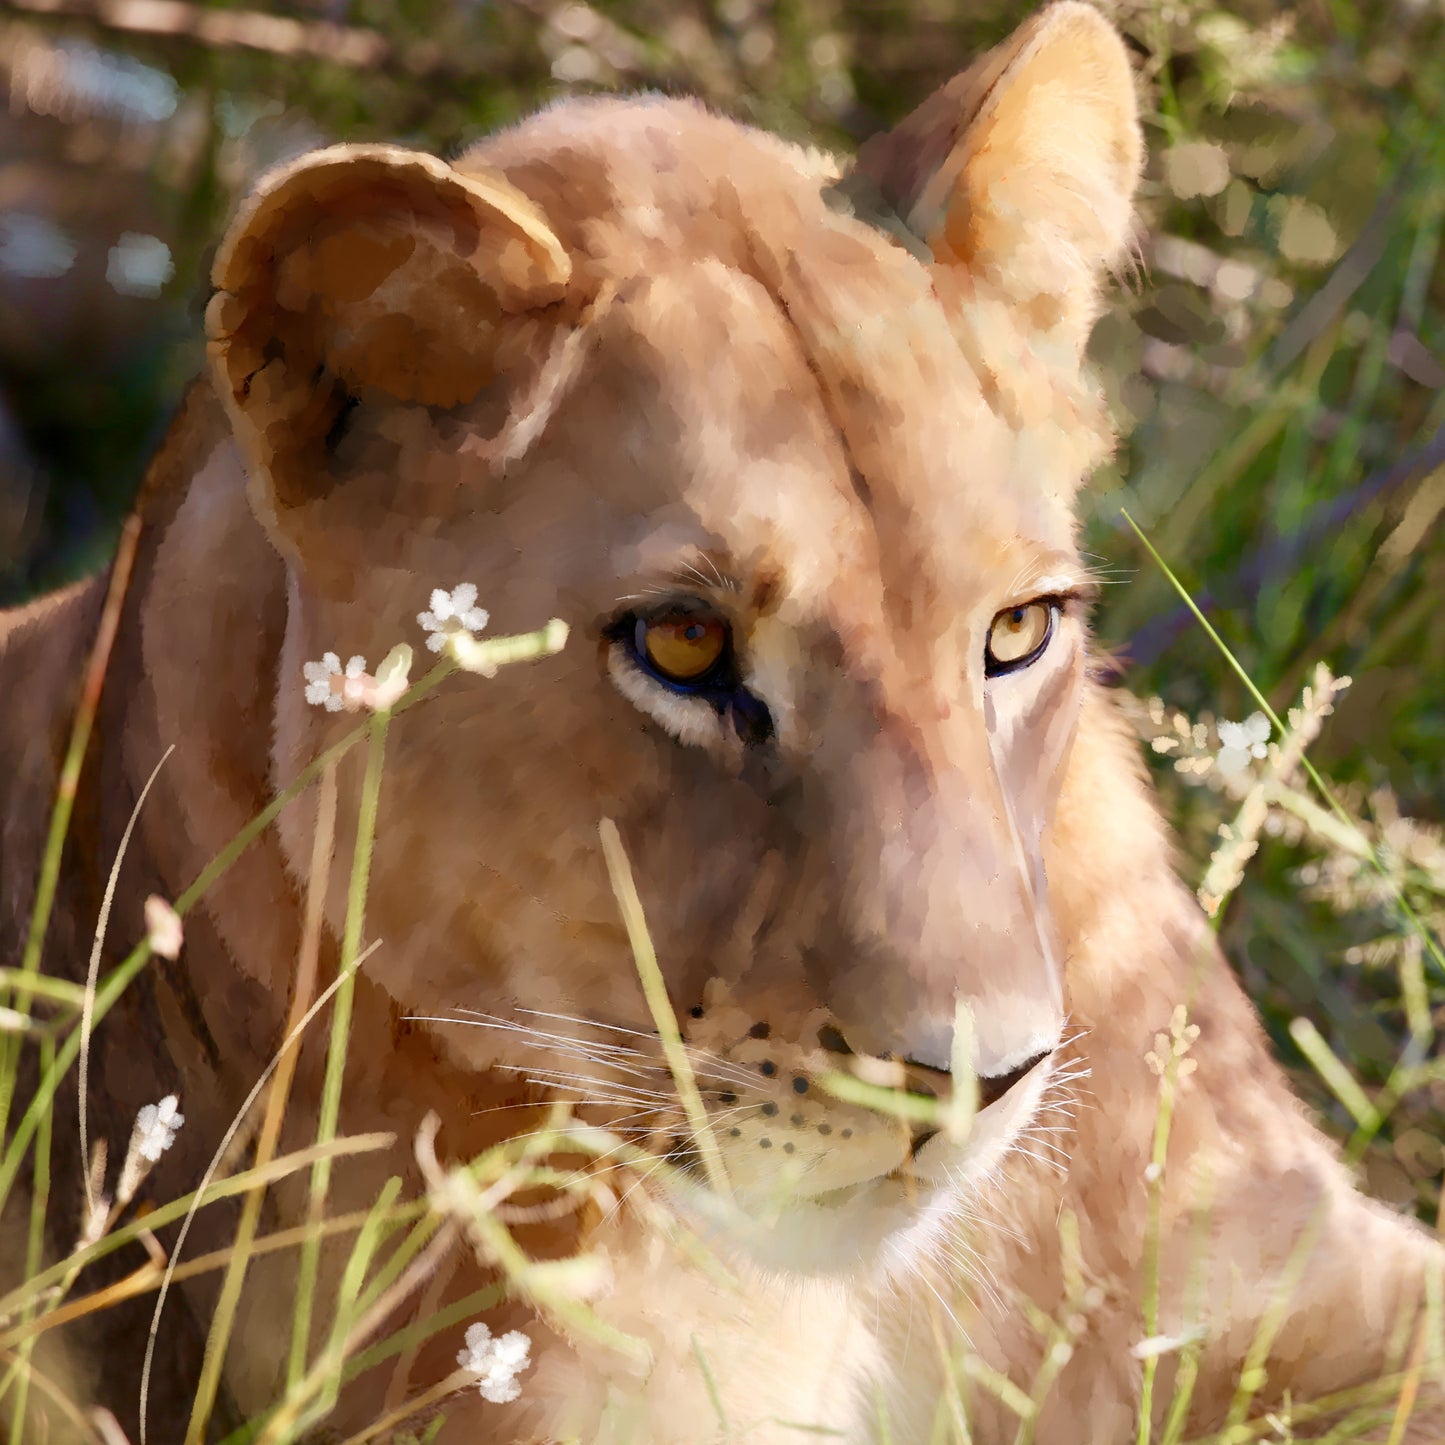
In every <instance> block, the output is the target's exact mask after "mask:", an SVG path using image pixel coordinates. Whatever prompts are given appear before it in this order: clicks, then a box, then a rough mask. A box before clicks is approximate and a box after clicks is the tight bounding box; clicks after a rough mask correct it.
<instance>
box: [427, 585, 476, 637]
mask: <svg viewBox="0 0 1445 1445" xmlns="http://www.w3.org/2000/svg"><path fill="white" fill-rule="evenodd" d="M416 620H417V621H418V622H419V623H421V625H422V630H423V631H424V632H430V633H431V634H432V635H431V636H430V637H428V638H427V640H426V645H427V646H428V647H429V648H431V650H432V651H433V652H440V651H441V650H442V648H444V647H445V646H446V645H447V640H448V639H449V638H451V637H452V636H454V635H455V634H456V633H458V632H466V633H474V632H480V631H481V630H482V629H483V628H484V627H485V626H486V625H487V621H488V613H487V610H486V608H485V607H478V606H477V589H476V587H475V585H474V584H473V583H471V582H460V583H458V584H457V586H455V587H453V588H452V590H451V591H450V592H448V591H447V590H446V589H445V588H444V587H436V588H433V590H432V595H431V610H430V611H429V612H418V613H417V615H416Z"/></svg>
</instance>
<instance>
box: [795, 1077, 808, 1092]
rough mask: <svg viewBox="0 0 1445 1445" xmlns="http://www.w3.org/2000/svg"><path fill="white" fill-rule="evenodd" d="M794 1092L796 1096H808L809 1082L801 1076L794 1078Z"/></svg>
mask: <svg viewBox="0 0 1445 1445" xmlns="http://www.w3.org/2000/svg"><path fill="white" fill-rule="evenodd" d="M793 1092H794V1093H795V1094H806V1093H807V1092H808V1081H807V1080H806V1079H805V1078H804V1077H803V1076H802V1075H801V1074H795V1075H794V1076H793Z"/></svg>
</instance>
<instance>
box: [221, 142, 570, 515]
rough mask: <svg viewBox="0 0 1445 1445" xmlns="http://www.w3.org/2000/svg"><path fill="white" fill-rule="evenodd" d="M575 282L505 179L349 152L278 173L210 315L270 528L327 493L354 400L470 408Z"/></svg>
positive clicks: (238, 232)
mask: <svg viewBox="0 0 1445 1445" xmlns="http://www.w3.org/2000/svg"><path fill="white" fill-rule="evenodd" d="M570 274H571V261H570V258H569V257H568V255H567V252H566V251H565V250H564V248H563V247H562V245H561V243H560V242H559V241H558V240H557V238H556V236H555V235H554V234H553V232H552V230H551V228H550V227H549V225H548V224H547V221H546V219H545V217H544V216H543V215H542V213H541V211H540V209H539V208H538V207H537V206H536V205H535V203H534V202H532V201H531V200H530V199H529V198H528V197H526V196H525V195H523V194H522V193H521V192H520V191H519V190H517V189H516V187H515V186H513V185H511V184H510V183H509V182H508V181H507V180H506V179H505V178H504V177H502V176H500V175H496V174H490V173H476V172H466V171H460V170H457V169H455V168H453V167H452V166H449V165H447V164H446V163H445V162H443V161H440V160H437V159H436V157H434V156H429V155H426V154H424V153H423V152H420V151H411V150H405V149H403V148H401V147H399V146H385V145H368V146H361V145H341V146H333V147H331V148H330V149H327V150H321V151H315V152H313V153H312V154H310V155H306V156H302V157H301V158H300V160H298V161H296V162H295V163H294V164H292V165H291V166H289V167H286V168H285V169H283V170H281V171H279V172H275V173H273V174H272V175H270V176H268V177H267V178H266V179H265V180H264V181H263V182H262V184H261V186H260V187H259V188H258V189H257V191H256V192H255V193H254V194H253V195H252V196H251V197H250V198H249V199H248V200H247V202H246V203H245V205H244V206H243V207H242V209H241V211H240V214H239V215H238V216H237V218H236V220H235V222H234V223H233V225H232V227H231V229H230V231H229V232H228V233H227V235H226V238H225V240H224V241H223V242H222V243H221V247H220V250H219V251H218V253H217V255H216V262H215V266H214V269H213V271H212V279H213V280H214V282H215V285H216V288H217V294H216V295H214V296H213V297H212V298H211V302H210V305H209V306H208V307H207V310H206V332H207V338H208V347H207V349H208V351H209V353H210V358H211V364H212V373H213V375H214V377H215V380H216V384H217V389H218V390H219V392H220V394H221V399H222V401H223V403H224V404H225V406H226V409H227V411H228V412H229V414H230V417H231V422H232V427H233V429H234V431H235V433H236V437H237V440H238V441H239V442H240V444H241V446H242V449H243V451H244V452H245V453H246V458H247V463H248V467H249V469H250V471H251V474H252V483H253V488H252V490H253V501H254V502H255V503H256V504H257V505H258V507H259V508H260V509H261V511H262V513H263V515H264V514H265V513H267V512H270V513H271V514H272V517H273V519H274V517H275V515H276V514H278V513H280V512H284V510H285V509H286V508H287V507H290V506H295V505H297V504H299V503H302V502H304V501H306V500H307V499H308V497H309V496H310V495H312V493H313V492H314V491H315V490H316V489H317V488H318V487H319V486H320V482H319V480H318V478H319V477H320V475H321V474H322V473H323V472H324V466H323V465H322V462H323V461H324V446H325V440H326V437H327V436H328V434H329V432H330V430H331V427H332V426H333V425H334V423H335V421H336V419H337V417H338V416H339V415H340V414H341V411H342V408H343V407H344V406H345V405H346V402H347V400H348V398H350V397H356V396H361V397H363V398H364V397H366V396H367V395H373V396H374V395H384V396H386V397H389V398H391V399H394V400H396V401H400V402H413V403H421V404H423V405H427V406H435V407H451V406H456V405H459V404H461V403H463V402H466V401H469V400H471V398H472V397H474V396H475V395H476V394H477V393H478V391H480V389H481V388H482V387H483V386H484V385H486V383H487V382H489V381H490V380H492V378H493V375H494V374H495V371H496V369H497V350H498V337H499V334H500V331H501V323H502V322H503V321H504V319H505V318H506V317H507V316H508V314H517V313H521V312H523V311H527V310H530V309H533V308H535V307H539V306H545V305H548V304H550V303H551V302H554V301H556V300H558V299H559V298H560V297H561V296H562V295H563V293H564V290H565V288H566V284H567V281H568V279H569V277H570Z"/></svg>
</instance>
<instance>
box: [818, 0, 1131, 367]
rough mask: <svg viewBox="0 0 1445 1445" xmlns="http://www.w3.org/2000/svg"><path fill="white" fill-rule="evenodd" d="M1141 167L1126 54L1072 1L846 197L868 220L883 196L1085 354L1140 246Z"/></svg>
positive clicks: (916, 124)
mask: <svg viewBox="0 0 1445 1445" xmlns="http://www.w3.org/2000/svg"><path fill="white" fill-rule="evenodd" d="M1142 159H1143V142H1142V138H1141V136H1140V132H1139V119H1138V103H1137V101H1136V98H1135V94H1134V78H1133V74H1132V72H1131V70H1130V66H1129V57H1128V53H1127V51H1126V50H1125V48H1124V44H1123V42H1122V40H1121V39H1120V38H1119V35H1118V34H1117V32H1116V31H1115V30H1114V29H1113V28H1112V27H1111V26H1110V25H1109V24H1108V22H1107V21H1105V20H1104V19H1103V17H1102V16H1101V15H1099V13H1098V12H1097V11H1096V10H1094V9H1092V8H1091V7H1090V6H1089V5H1086V4H1082V3H1077V0H1065V3H1060V4H1055V5H1051V6H1049V7H1048V8H1047V9H1045V10H1043V11H1041V12H1040V13H1039V14H1038V15H1036V16H1035V17H1034V18H1033V19H1032V20H1030V21H1029V22H1028V23H1027V24H1025V25H1023V26H1021V27H1020V28H1019V29H1018V30H1016V31H1015V32H1014V34H1013V35H1012V36H1010V37H1009V39H1008V40H1007V41H1005V42H1004V43H1003V44H1002V45H1001V46H999V47H998V48H997V49H995V50H992V51H990V52H989V53H988V54H987V55H986V56H984V57H983V59H982V60H980V61H979V62H978V64H976V65H975V66H973V67H972V69H970V70H968V71H965V72H964V73H963V74H962V75H959V76H957V77H955V78H954V79H953V80H952V81H950V82H949V83H948V84H947V85H945V86H944V87H943V88H942V89H941V90H939V91H937V92H936V93H935V94H934V95H932V96H931V97H930V98H929V99H928V100H926V101H925V102H924V103H923V104H922V105H921V106H919V107H918V109H917V110H915V111H914V112H913V113H912V114H911V115H909V116H908V117H907V118H906V119H905V120H903V121H902V122H901V123H900V124H899V125H898V126H897V127H896V128H895V129H893V130H892V131H889V132H887V133H885V134H883V135H880V136H875V137H874V138H873V139H872V140H870V141H868V142H867V143H866V144H865V145H864V146H863V148H862V149H861V151H860V152H859V155H858V159H857V162H856V164H855V166H854V168H853V172H852V174H851V176H850V177H849V178H847V179H846V180H845V181H844V183H843V189H844V190H845V191H850V192H851V193H852V194H853V196H854V199H855V204H857V205H858V207H859V209H864V208H866V205H867V199H868V194H869V192H872V193H873V196H874V198H875V199H878V198H881V199H882V200H883V201H884V202H885V203H886V204H887V206H888V207H890V208H891V209H892V210H893V212H894V213H895V215H896V217H898V218H900V219H901V220H902V222H903V223H904V224H905V225H906V226H907V228H908V230H909V231H910V232H912V234H913V235H914V236H915V237H917V238H918V239H919V240H921V241H922V242H923V243H924V244H925V245H926V246H927V248H928V251H929V252H930V253H931V255H932V258H933V259H934V260H935V261H937V262H939V263H941V264H944V265H957V266H961V267H963V268H965V269H966V270H967V271H968V272H969V273H971V274H972V275H973V276H976V277H978V278H979V279H980V280H981V281H983V282H984V283H985V284H987V285H989V286H991V287H992V288H994V289H995V290H996V291H997V292H999V293H1000V294H1001V295H1002V296H1003V297H1004V299H1006V300H1007V301H1009V302H1010V303H1011V304H1013V305H1016V306H1020V307H1026V308H1028V309H1029V311H1030V313H1031V315H1032V317H1033V319H1034V321H1035V323H1036V324H1038V325H1039V326H1040V327H1042V328H1044V329H1048V330H1053V329H1055V328H1061V329H1063V330H1064V332H1065V333H1066V334H1067V335H1068V336H1069V338H1070V339H1071V340H1072V341H1073V342H1074V343H1075V344H1077V345H1078V346H1079V347H1080V348H1082V346H1083V344H1084V342H1085V341H1086V340H1087V338H1088V331H1089V327H1090V326H1091V325H1092V323H1093V320H1094V315H1095V310H1096V307H1097V301H1098V288H1099V277H1100V273H1101V272H1102V271H1103V270H1104V269H1105V268H1107V267H1108V266H1109V265H1111V264H1112V263H1113V262H1114V261H1116V260H1117V259H1118V257H1119V255H1120V254H1121V252H1122V251H1123V249H1124V246H1125V244H1126V242H1127V241H1128V238H1129V231H1130V223H1131V216H1132V205H1133V196H1134V188H1135V186H1136V184H1137V182H1138V178H1139V169H1140V165H1141V163H1142ZM895 224H896V222H895Z"/></svg>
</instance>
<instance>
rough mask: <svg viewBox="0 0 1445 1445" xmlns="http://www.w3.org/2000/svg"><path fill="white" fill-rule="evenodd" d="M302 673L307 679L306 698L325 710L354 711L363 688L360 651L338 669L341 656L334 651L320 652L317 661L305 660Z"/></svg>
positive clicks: (364, 663)
mask: <svg viewBox="0 0 1445 1445" xmlns="http://www.w3.org/2000/svg"><path fill="white" fill-rule="evenodd" d="M301 675H302V676H303V677H304V678H305V679H306V701H307V702H309V703H314V704H316V705H317V706H318V707H324V708H325V709H326V711H327V712H340V711H341V710H342V708H346V710H347V711H348V712H355V711H356V709H357V708H359V707H360V706H361V704H362V699H363V696H364V693H365V689H366V659H365V658H364V657H362V656H361V655H360V654H357V655H356V656H355V657H353V658H351V659H350V660H349V661H348V662H347V664H346V671H345V672H343V671H342V670H341V659H340V658H339V657H338V656H337V655H336V654H335V653H334V652H327V653H323V654H322V657H321V661H320V662H308V663H307V664H306V665H305V666H304V667H303V668H302V669H301Z"/></svg>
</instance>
